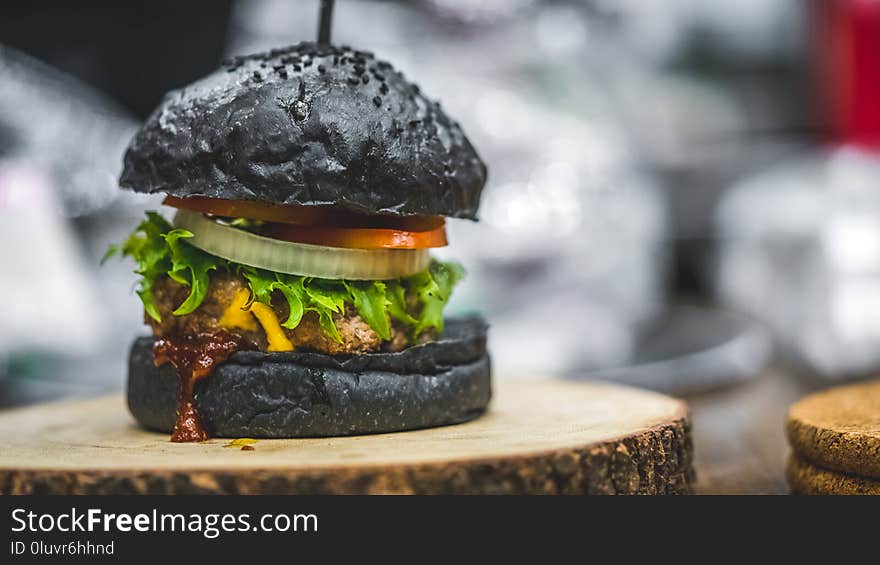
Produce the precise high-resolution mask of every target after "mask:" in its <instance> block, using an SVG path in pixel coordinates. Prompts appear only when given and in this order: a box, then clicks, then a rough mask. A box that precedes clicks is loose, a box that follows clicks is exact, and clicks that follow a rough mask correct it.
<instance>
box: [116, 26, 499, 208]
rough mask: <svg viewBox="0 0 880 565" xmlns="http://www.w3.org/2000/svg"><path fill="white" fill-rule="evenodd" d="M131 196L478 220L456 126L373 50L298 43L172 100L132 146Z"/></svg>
mask: <svg viewBox="0 0 880 565" xmlns="http://www.w3.org/2000/svg"><path fill="white" fill-rule="evenodd" d="M119 182H120V185H122V186H124V187H128V188H131V189H134V190H135V191H138V192H149V193H153V192H165V193H168V194H170V195H173V196H181V197H186V196H207V197H211V198H224V199H230V200H252V201H259V202H268V203H273V204H301V205H306V206H315V205H326V204H332V205H338V206H342V207H345V208H349V209H352V210H356V211H361V212H370V213H385V214H395V215H407V214H430V215H445V216H454V217H459V218H470V219H474V218H475V217H476V212H477V207H478V206H479V201H480V192H481V191H482V189H483V184H484V183H485V182H486V166H485V165H484V164H483V162H482V161H481V160H480V157H479V156H478V155H477V152H476V151H475V150H474V148H473V146H472V145H471V144H470V142H469V141H468V139H467V137H465V135H464V132H462V130H461V128H460V127H459V125H458V124H457V123H456V122H455V121H453V120H452V119H451V118H449V116H447V115H446V114H445V113H444V112H443V111H442V110H441V108H440V106H439V104H438V103H436V102H432V101H430V100H429V99H428V98H426V97H425V96H424V95H423V94H421V92H420V90H419V87H418V86H416V85H415V84H413V83H411V82H409V81H407V80H406V79H405V78H404V77H403V75H402V74H401V73H400V72H398V71H395V70H394V68H393V67H392V66H391V65H390V64H389V63H387V62H385V61H379V60H377V59H375V58H374V56H373V54H372V53H368V52H364V51H356V50H352V49H351V48H349V47H334V46H329V45H316V44H314V43H300V44H299V45H294V46H292V47H287V48H284V49H274V50H272V51H270V52H268V53H260V54H256V55H250V56H247V57H236V58H234V59H231V60H229V61H226V62H224V67H222V68H221V69H219V70H217V71H215V72H214V73H212V74H210V75H208V76H206V77H205V78H203V79H201V80H199V81H197V82H195V83H193V84H191V85H189V86H186V87H184V88H182V89H180V90H174V91H172V92H169V93H168V94H167V95H166V96H165V98H164V99H163V100H162V103H161V105H160V106H159V108H157V109H156V110H155V111H154V112H153V114H152V115H151V116H150V118H149V119H148V120H147V122H146V124H144V126H143V127H142V128H141V129H140V131H139V132H138V133H137V135H136V136H135V137H134V139H133V140H132V142H131V144H130V145H129V147H128V150H127V151H126V154H125V168H124V170H123V172H122V177H121V178H120V181H119Z"/></svg>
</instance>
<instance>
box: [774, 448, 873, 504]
mask: <svg viewBox="0 0 880 565" xmlns="http://www.w3.org/2000/svg"><path fill="white" fill-rule="evenodd" d="M786 477H787V478H788V484H789V485H790V486H791V490H792V491H793V492H795V493H796V494H873V495H880V481H875V480H873V479H866V478H863V477H858V476H856V475H847V474H846V473H838V472H837V471H829V470H828V469H823V468H821V467H817V466H815V465H813V464H812V463H810V462H808V461H805V460H803V459H801V458H800V457H798V456H797V455H792V456H791V457H790V458H789V460H788V468H787V469H786Z"/></svg>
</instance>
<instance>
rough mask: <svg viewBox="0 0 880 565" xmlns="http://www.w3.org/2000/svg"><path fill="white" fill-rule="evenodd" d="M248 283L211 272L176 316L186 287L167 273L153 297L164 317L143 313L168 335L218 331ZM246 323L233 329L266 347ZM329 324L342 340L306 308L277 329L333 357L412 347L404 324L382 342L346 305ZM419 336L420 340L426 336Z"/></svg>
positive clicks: (158, 332) (276, 304)
mask: <svg viewBox="0 0 880 565" xmlns="http://www.w3.org/2000/svg"><path fill="white" fill-rule="evenodd" d="M247 290H248V284H247V281H246V280H245V279H244V278H242V277H240V276H237V275H234V274H231V273H213V274H212V275H211V284H210V286H209V288H208V293H207V295H206V296H205V300H204V301H203V302H202V304H201V305H200V306H199V307H198V308H197V309H196V310H195V311H193V312H192V313H190V314H187V315H184V316H175V315H174V314H172V312H173V311H174V310H175V309H176V308H177V307H178V306H180V304H182V303H183V301H184V300H186V297H187V295H188V294H189V291H190V289H189V287H187V286H184V285H181V284H179V283H177V282H175V281H173V280H172V279H170V278H168V277H161V278H159V279H157V280H156V282H155V283H154V286H153V298H154V299H155V302H156V308H157V310H158V311H159V315H160V317H161V319H162V321H161V322H157V321H156V320H154V319H152V318H150V317H149V316H145V320H146V321H147V322H148V323H149V324H150V325H151V326H152V328H153V335H154V336H156V337H167V336H173V335H196V334H204V333H217V332H219V331H221V330H228V329H229V328H228V327H226V326H224V325H223V324H221V319H222V318H223V314H224V313H225V312H226V310H227V309H228V308H229V306H230V305H231V304H232V303H233V301H234V300H235V298H236V296H237V295H239V293H240V292H241V291H247ZM271 308H272V310H273V311H274V313H275V315H276V317H277V319H278V321H280V322H283V321H284V320H286V319H287V317H288V314H289V313H290V310H289V307H288V305H287V302H286V301H285V300H284V298H283V297H282V296H280V295H278V296H274V297H273V300H272V304H271ZM252 322H253V323H252V324H249V327H246V328H243V327H236V328H235V329H234V331H235V332H236V333H238V334H240V335H241V336H242V337H243V338H245V339H247V340H248V341H250V342H251V343H252V344H253V345H254V346H255V347H257V348H258V349H260V350H261V351H269V340H268V338H267V334H266V331H265V330H264V328H263V326H262V325H261V324H260V323H257V320H256V319H254V320H253V321H252ZM333 322H334V323H335V324H336V328H337V330H338V331H339V336H340V338H341V340H342V341H341V343H340V342H338V341H335V340H334V339H333V338H331V337H330V336H328V335H327V334H326V333H325V332H324V331H323V330H322V329H321V326H320V324H319V322H318V315H317V313H316V312H306V313H305V314H304V315H303V317H302V321H301V322H300V323H299V325H298V326H297V327H296V328H294V329H292V330H291V329H288V328H281V330H282V331H283V332H284V335H285V336H286V337H287V339H288V340H290V342H291V343H292V344H293V346H294V347H295V348H297V349H309V350H314V351H320V352H322V353H328V354H331V355H337V354H344V353H354V354H358V353H369V352H374V351H400V350H401V349H404V348H406V347H407V346H408V345H410V341H411V340H410V339H409V337H408V334H407V332H406V328H405V327H401V326H400V325H398V324H396V323H392V331H391V339H390V340H383V339H382V338H381V337H379V335H378V334H376V332H375V331H373V329H372V328H370V326H369V325H368V324H367V323H366V322H365V321H364V320H363V319H362V318H361V317H360V316H359V315H358V313H357V311H356V310H355V309H354V308H353V307H352V306H351V305H347V306H346V309H345V312H343V313H334V314H333ZM426 334H428V332H426V333H425V334H423V336H422V339H420V341H423V340H428V339H430V337H431V336H430V335H426Z"/></svg>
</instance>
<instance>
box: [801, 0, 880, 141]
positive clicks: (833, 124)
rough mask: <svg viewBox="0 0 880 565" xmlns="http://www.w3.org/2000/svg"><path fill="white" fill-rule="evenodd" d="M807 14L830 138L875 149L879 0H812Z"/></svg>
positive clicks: (879, 98)
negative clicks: (812, 30) (813, 35)
mask: <svg viewBox="0 0 880 565" xmlns="http://www.w3.org/2000/svg"><path fill="white" fill-rule="evenodd" d="M812 18H813V29H814V33H815V41H814V47H815V51H814V53H815V55H814V56H815V59H814V62H815V64H816V66H817V70H818V74H819V77H818V78H819V83H820V91H821V92H820V93H821V95H822V101H821V104H822V109H821V111H822V114H823V118H824V119H825V120H827V125H828V127H829V131H828V133H829V134H830V138H831V139H830V141H831V142H832V143H833V144H843V145H857V146H860V147H864V148H870V149H874V150H878V149H880V0H814V2H813V12H812Z"/></svg>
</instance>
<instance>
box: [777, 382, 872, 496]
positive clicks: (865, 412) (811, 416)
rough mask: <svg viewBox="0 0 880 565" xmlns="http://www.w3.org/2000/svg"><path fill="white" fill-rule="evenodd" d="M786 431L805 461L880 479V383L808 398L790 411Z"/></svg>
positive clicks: (864, 384) (834, 390)
mask: <svg viewBox="0 0 880 565" xmlns="http://www.w3.org/2000/svg"><path fill="white" fill-rule="evenodd" d="M786 431H787V434H788V441H789V443H790V444H791V447H792V449H794V451H795V453H797V454H798V455H799V456H800V457H801V458H802V459H805V460H807V461H810V462H812V463H814V464H816V465H818V466H819V467H823V468H825V469H832V470H836V471H842V472H844V473H851V474H854V475H859V476H862V477H870V478H875V479H880V381H874V382H870V383H863V384H856V385H848V386H841V387H836V388H832V389H830V390H827V391H824V392H819V393H816V394H811V395H810V396H807V397H806V398H804V399H803V400H800V401H799V402H797V403H796V404H794V405H793V406H792V407H791V409H790V410H789V412H788V421H787V423H786Z"/></svg>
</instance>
